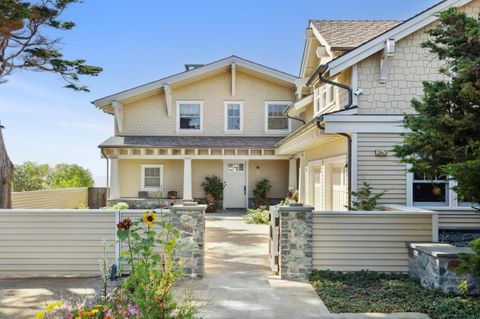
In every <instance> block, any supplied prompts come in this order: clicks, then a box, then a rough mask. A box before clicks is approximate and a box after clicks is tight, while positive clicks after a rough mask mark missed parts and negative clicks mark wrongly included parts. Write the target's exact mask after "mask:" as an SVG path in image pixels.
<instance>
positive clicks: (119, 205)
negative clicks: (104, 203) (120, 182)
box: [107, 202, 129, 210]
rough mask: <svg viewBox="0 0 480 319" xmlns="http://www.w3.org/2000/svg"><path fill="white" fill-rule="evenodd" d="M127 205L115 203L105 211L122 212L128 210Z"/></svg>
mask: <svg viewBox="0 0 480 319" xmlns="http://www.w3.org/2000/svg"><path fill="white" fill-rule="evenodd" d="M128 207H129V206H128V204H127V203H125V202H118V203H116V204H115V205H113V206H109V207H107V209H118V210H122V209H128Z"/></svg>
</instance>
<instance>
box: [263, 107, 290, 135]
mask: <svg viewBox="0 0 480 319" xmlns="http://www.w3.org/2000/svg"><path fill="white" fill-rule="evenodd" d="M292 103H293V102H292V101H265V133H266V134H282V135H283V134H285V133H290V132H291V131H292V120H291V119H288V122H287V123H288V128H287V129H286V130H272V129H268V105H270V104H287V105H289V104H292Z"/></svg>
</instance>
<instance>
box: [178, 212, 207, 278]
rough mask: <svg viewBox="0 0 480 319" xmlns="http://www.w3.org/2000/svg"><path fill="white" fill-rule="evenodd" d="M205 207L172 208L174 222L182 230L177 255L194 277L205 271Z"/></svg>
mask: <svg viewBox="0 0 480 319" xmlns="http://www.w3.org/2000/svg"><path fill="white" fill-rule="evenodd" d="M205 209H206V206H205V205H198V206H181V205H175V206H173V207H172V208H171V212H172V215H171V218H172V224H173V225H174V226H175V228H177V229H178V230H179V231H180V239H179V240H178V243H177V244H178V248H177V251H176V252H175V257H176V258H178V259H180V260H182V263H183V270H184V271H185V273H186V274H187V275H189V276H191V277H193V278H202V277H203V275H204V273H205Z"/></svg>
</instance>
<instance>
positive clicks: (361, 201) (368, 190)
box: [352, 182, 385, 210]
mask: <svg viewBox="0 0 480 319" xmlns="http://www.w3.org/2000/svg"><path fill="white" fill-rule="evenodd" d="M384 194H385V192H384V191H383V192H381V193H380V194H373V192H372V186H371V185H370V184H369V183H367V182H363V184H362V187H361V188H360V189H359V190H358V192H352V195H353V196H356V197H357V200H356V201H353V202H352V205H353V210H374V209H375V207H377V202H378V200H379V199H380V198H382V196H383V195H384Z"/></svg>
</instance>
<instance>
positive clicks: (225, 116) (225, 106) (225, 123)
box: [223, 101, 243, 134]
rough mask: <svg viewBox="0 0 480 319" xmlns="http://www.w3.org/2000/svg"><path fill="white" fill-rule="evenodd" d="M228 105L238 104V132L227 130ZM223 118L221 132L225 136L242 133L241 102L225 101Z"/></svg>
mask: <svg viewBox="0 0 480 319" xmlns="http://www.w3.org/2000/svg"><path fill="white" fill-rule="evenodd" d="M229 104H239V105H240V129H239V130H231V129H228V109H227V107H228V105H229ZM223 108H224V110H223V116H224V123H223V132H224V133H225V134H241V133H243V101H225V102H224V103H223Z"/></svg>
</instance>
